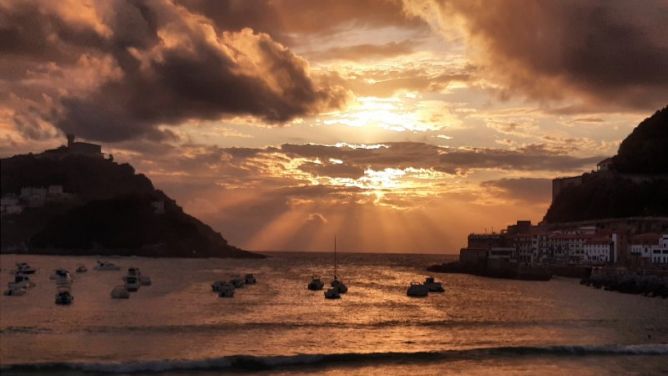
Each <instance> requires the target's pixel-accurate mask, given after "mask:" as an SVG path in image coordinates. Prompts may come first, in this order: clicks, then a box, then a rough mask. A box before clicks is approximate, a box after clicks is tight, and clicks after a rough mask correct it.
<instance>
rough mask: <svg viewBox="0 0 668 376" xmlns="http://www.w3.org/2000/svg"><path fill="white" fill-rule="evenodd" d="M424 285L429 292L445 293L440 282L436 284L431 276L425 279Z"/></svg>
mask: <svg viewBox="0 0 668 376" xmlns="http://www.w3.org/2000/svg"><path fill="white" fill-rule="evenodd" d="M424 285H425V286H427V288H428V289H429V292H444V291H445V289H444V288H443V285H442V284H441V282H436V281H435V280H434V277H432V276H429V277H427V278H425V280H424Z"/></svg>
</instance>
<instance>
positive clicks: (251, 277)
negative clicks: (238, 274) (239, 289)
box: [244, 273, 257, 285]
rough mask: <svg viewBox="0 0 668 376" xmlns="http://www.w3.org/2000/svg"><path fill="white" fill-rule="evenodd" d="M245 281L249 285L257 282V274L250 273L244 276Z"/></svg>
mask: <svg viewBox="0 0 668 376" xmlns="http://www.w3.org/2000/svg"><path fill="white" fill-rule="evenodd" d="M244 282H245V283H246V284H247V285H254V284H256V283H257V280H256V279H255V276H254V275H253V274H251V273H248V274H246V275H245V276H244Z"/></svg>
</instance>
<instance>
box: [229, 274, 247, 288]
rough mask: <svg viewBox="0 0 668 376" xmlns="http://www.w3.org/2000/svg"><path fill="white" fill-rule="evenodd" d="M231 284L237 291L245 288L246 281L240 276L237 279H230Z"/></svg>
mask: <svg viewBox="0 0 668 376" xmlns="http://www.w3.org/2000/svg"><path fill="white" fill-rule="evenodd" d="M230 283H231V284H232V285H233V286H234V288H236V289H239V288H242V287H244V279H243V278H241V277H239V276H236V277H233V278H232V279H230Z"/></svg>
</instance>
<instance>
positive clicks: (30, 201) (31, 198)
mask: <svg viewBox="0 0 668 376" xmlns="http://www.w3.org/2000/svg"><path fill="white" fill-rule="evenodd" d="M46 192H47V189H46V188H35V187H23V188H21V195H20V197H21V200H23V201H25V202H26V203H27V205H28V207H31V208H37V207H40V206H44V203H45V202H46Z"/></svg>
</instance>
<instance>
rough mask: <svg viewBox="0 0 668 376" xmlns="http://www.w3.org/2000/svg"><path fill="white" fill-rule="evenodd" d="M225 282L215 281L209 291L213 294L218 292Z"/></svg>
mask: <svg viewBox="0 0 668 376" xmlns="http://www.w3.org/2000/svg"><path fill="white" fill-rule="evenodd" d="M226 283H227V282H225V281H216V282H214V283H212V284H211V291H213V292H220V289H221V287H223V285H224V284H226Z"/></svg>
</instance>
